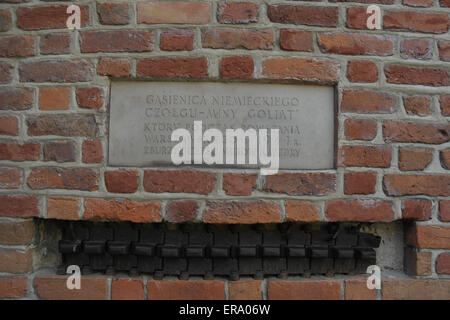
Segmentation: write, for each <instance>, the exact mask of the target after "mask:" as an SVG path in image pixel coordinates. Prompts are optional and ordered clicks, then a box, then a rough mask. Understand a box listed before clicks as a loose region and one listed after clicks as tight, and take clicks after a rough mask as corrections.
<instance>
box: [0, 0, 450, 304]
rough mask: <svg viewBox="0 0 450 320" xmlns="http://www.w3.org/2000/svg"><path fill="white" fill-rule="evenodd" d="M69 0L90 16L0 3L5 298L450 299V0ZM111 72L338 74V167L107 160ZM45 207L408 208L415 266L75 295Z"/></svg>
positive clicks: (312, 211)
mask: <svg viewBox="0 0 450 320" xmlns="http://www.w3.org/2000/svg"><path fill="white" fill-rule="evenodd" d="M358 2H360V3H358ZM73 3H76V4H78V5H79V6H80V8H81V17H82V19H81V29H80V30H75V31H71V30H68V29H67V28H66V19H67V17H68V14H66V8H67V6H68V5H69V4H72V3H71V2H61V1H56V0H55V1H53V2H52V1H51V0H50V1H38V0H0V216H1V219H0V297H2V298H21V297H28V298H101V299H103V298H109V297H110V298H112V299H115V298H123V297H128V298H129V297H133V298H139V299H141V298H149V299H152V298H156V297H167V298H179V297H184V298H189V297H193V298H199V297H200V298H204V297H207V296H206V292H208V297H211V298H219V299H220V298H224V297H226V298H230V299H234V298H236V299H237V298H248V297H252V298H258V299H260V298H268V299H287V298H293V299H305V298H324V299H325V298H330V299H340V298H358V297H359V298H370V299H371V298H388V299H389V298H390V299H396V298H446V299H448V298H449V297H450V293H449V292H450V290H449V286H450V284H449V283H450V280H449V278H450V276H449V274H450V224H449V221H450V200H449V196H450V187H449V185H450V174H449V171H448V170H449V169H450V143H449V140H450V138H449V134H450V126H449V122H448V121H449V116H450V33H449V24H450V20H449V15H450V2H449V1H448V0H439V1H438V0H414V1H412V0H403V1H402V0H369V1H362V0H361V1H357V0H355V2H350V1H345V0H338V1H337V2H332V1H325V0H322V1H313V2H307V1H305V2H303V1H302V2H292V1H282V0H280V1H276V0H267V1H263V0H255V1H250V2H224V1H186V2H176V1H159V2H154V1H115V2H107V1H97V2H96V1H92V0H82V1H73ZM367 3H375V4H377V5H379V7H380V8H381V11H382V15H383V18H382V30H367V28H366V20H367V17H368V15H367V14H366V13H365V10H366V7H367V6H368V4H367ZM115 78H120V79H147V80H153V79H164V80H212V81H217V80H223V81H224V80H227V81H228V80H233V81H235V80H241V81H252V82H258V81H267V80H271V81H273V82H277V81H280V82H281V81H282V82H286V81H288V82H291V83H301V82H310V83H318V84H330V85H335V86H336V87H337V91H338V115H337V118H338V132H337V136H338V150H337V159H338V161H337V168H336V169H335V170H326V171H307V170H299V171H295V172H280V173H279V174H277V175H273V176H267V177H263V176H260V175H259V174H258V172H257V171H252V170H246V171H240V170H208V169H190V170H176V169H161V168H113V167H109V166H108V164H107V148H108V143H107V142H108V128H107V119H108V117H107V112H108V101H109V94H110V92H109V84H110V80H111V79H115ZM38 218H41V219H64V220H113V221H116V220H125V221H133V222H160V221H167V222H185V221H197V222H201V221H203V222H208V223H279V222H283V221H293V222H312V221H352V222H380V221H382V222H390V221H394V220H400V219H404V220H405V221H407V223H405V226H406V239H405V243H406V245H407V248H406V249H405V271H406V273H407V274H409V277H403V276H397V277H391V278H386V279H385V281H384V282H383V290H382V291H381V292H375V291H371V292H367V289H366V288H365V286H364V281H363V280H361V279H350V278H349V279H334V278H333V279H320V280H314V279H309V280H308V279H303V280H301V281H297V280H292V281H291V280H290V281H278V280H276V279H272V280H264V281H262V282H260V281H247V280H243V281H240V282H223V281H222V280H217V281H187V282H186V281H154V280H149V279H147V278H135V279H120V280H117V279H113V280H111V279H110V278H108V277H99V278H89V279H86V287H85V288H87V289H84V290H82V292H77V293H74V292H69V293H68V292H67V290H66V291H65V289H64V288H65V287H64V288H63V282H64V281H62V280H61V279H60V278H58V277H52V276H48V275H46V274H41V272H42V271H41V270H40V265H41V264H40V261H41V259H42V257H41V254H40V253H39V252H37V251H36V250H35V249H36V247H37V245H38V242H39V236H40V235H39V232H38V231H39V230H37V227H36V226H35V225H34V222H35V221H37V219H38ZM144 287H146V288H147V289H145V290H144ZM411 288H413V289H414V290H412V289H411ZM88 289H89V290H88ZM175 289H176V290H175ZM196 295H198V296H196Z"/></svg>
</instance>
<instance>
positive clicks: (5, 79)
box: [0, 62, 14, 84]
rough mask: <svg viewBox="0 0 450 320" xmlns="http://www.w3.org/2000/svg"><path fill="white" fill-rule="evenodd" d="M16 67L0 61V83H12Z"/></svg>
mask: <svg viewBox="0 0 450 320" xmlns="http://www.w3.org/2000/svg"><path fill="white" fill-rule="evenodd" d="M13 70H14V67H13V66H12V65H10V64H9V63H4V62H0V83H2V84H3V83H10V82H11V80H12V72H13Z"/></svg>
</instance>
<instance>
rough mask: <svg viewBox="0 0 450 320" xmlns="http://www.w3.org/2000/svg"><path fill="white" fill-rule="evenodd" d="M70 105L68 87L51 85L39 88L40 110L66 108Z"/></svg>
mask: <svg viewBox="0 0 450 320" xmlns="http://www.w3.org/2000/svg"><path fill="white" fill-rule="evenodd" d="M69 106H70V88H68V87H53V88H40V89H39V109H40V110H67V109H69Z"/></svg>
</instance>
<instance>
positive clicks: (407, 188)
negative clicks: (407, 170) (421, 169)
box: [383, 174, 450, 197]
mask: <svg viewBox="0 0 450 320" xmlns="http://www.w3.org/2000/svg"><path fill="white" fill-rule="evenodd" d="M449 184H450V175H445V174H441V175H439V174H434V175H431V174H388V175H385V176H384V179H383V188H384V192H385V193H386V194H387V195H390V196H409V195H428V196H431V197H437V196H443V197H448V196H450V189H449V187H448V186H449Z"/></svg>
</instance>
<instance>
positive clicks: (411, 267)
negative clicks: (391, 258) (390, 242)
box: [403, 247, 431, 276]
mask: <svg viewBox="0 0 450 320" xmlns="http://www.w3.org/2000/svg"><path fill="white" fill-rule="evenodd" d="M403 261H404V269H405V272H406V273H407V274H409V275H413V276H431V252H420V251H417V250H416V249H414V248H409V247H406V248H405V253H404V258H403Z"/></svg>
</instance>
